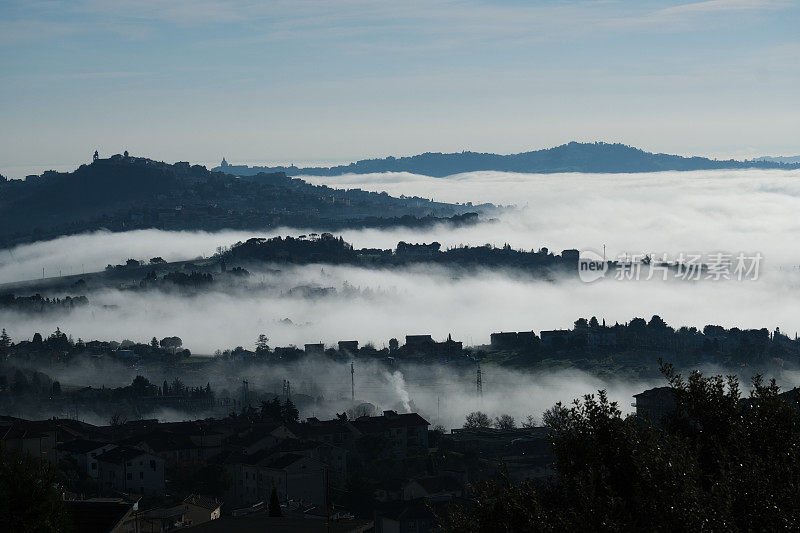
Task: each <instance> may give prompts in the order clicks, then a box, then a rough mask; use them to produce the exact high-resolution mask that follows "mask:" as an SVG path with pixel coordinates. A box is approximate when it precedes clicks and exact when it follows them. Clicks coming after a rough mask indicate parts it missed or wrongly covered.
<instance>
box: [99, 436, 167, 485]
mask: <svg viewBox="0 0 800 533" xmlns="http://www.w3.org/2000/svg"><path fill="white" fill-rule="evenodd" d="M97 473H98V476H97V481H98V483H99V485H100V490H101V491H102V492H105V493H111V492H117V493H133V494H164V492H165V482H164V459H162V458H161V457H159V456H157V455H154V454H152V453H148V452H146V451H144V450H140V449H139V448H133V447H130V446H121V447H118V448H114V449H113V450H109V451H107V452H105V453H103V454H101V455H98V456H97Z"/></svg>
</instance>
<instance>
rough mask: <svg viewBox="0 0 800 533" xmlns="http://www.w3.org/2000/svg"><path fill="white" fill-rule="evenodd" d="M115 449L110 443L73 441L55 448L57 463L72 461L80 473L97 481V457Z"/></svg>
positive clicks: (114, 445) (84, 440)
mask: <svg viewBox="0 0 800 533" xmlns="http://www.w3.org/2000/svg"><path fill="white" fill-rule="evenodd" d="M116 447H117V445H116V444H112V443H104V442H100V441H94V440H86V439H75V440H72V441H69V442H62V443H61V444H59V445H58V446H56V457H57V460H58V461H59V462H60V461H62V460H64V459H66V460H69V461H73V462H74V463H75V464H76V465H77V466H78V469H79V470H80V471H82V472H85V473H86V474H87V475H89V476H90V477H93V478H95V479H97V475H98V474H97V456H98V455H100V454H102V453H104V452H107V451H109V450H113V449H114V448H116Z"/></svg>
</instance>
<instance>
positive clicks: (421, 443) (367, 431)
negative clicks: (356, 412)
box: [352, 411, 430, 458]
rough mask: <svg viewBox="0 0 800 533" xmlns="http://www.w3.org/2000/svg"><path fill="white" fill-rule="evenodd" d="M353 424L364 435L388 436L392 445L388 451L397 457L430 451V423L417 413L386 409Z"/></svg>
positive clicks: (425, 453)
mask: <svg viewBox="0 0 800 533" xmlns="http://www.w3.org/2000/svg"><path fill="white" fill-rule="evenodd" d="M352 425H353V426H354V427H355V428H356V429H357V430H358V431H360V432H361V433H362V434H364V435H376V436H382V437H384V438H386V439H387V441H388V442H389V443H390V445H391V447H390V448H389V449H388V450H387V451H389V452H390V453H392V454H393V455H394V456H395V457H396V458H404V457H408V456H411V455H420V454H424V455H427V453H428V426H430V423H429V422H428V421H427V420H425V419H424V418H422V417H421V416H420V415H419V414H417V413H403V414H398V413H397V411H384V412H383V415H382V416H362V417H359V418H357V419H355V420H353V422H352Z"/></svg>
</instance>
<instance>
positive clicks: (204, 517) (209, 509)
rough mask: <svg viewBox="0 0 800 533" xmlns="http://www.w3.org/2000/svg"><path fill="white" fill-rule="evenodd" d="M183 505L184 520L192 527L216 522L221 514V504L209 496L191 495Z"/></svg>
mask: <svg viewBox="0 0 800 533" xmlns="http://www.w3.org/2000/svg"><path fill="white" fill-rule="evenodd" d="M183 503H184V505H185V506H186V518H187V519H188V520H189V522H190V523H191V524H192V525H193V526H196V525H198V524H203V523H205V522H209V521H211V520H218V519H219V517H220V516H221V514H222V502H221V501H219V500H217V499H216V498H212V497H210V496H201V495H199V494H192V495H190V496H188V497H187V498H186V499H184V500H183Z"/></svg>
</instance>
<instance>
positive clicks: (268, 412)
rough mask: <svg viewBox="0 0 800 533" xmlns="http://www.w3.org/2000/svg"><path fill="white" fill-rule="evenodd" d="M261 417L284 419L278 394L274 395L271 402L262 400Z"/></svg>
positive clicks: (264, 418)
mask: <svg viewBox="0 0 800 533" xmlns="http://www.w3.org/2000/svg"><path fill="white" fill-rule="evenodd" d="M261 419H262V420H272V421H275V422H277V421H279V420H282V419H283V415H282V413H281V401H280V400H279V399H278V397H277V396H275V397H273V398H272V400H270V401H269V402H261Z"/></svg>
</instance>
